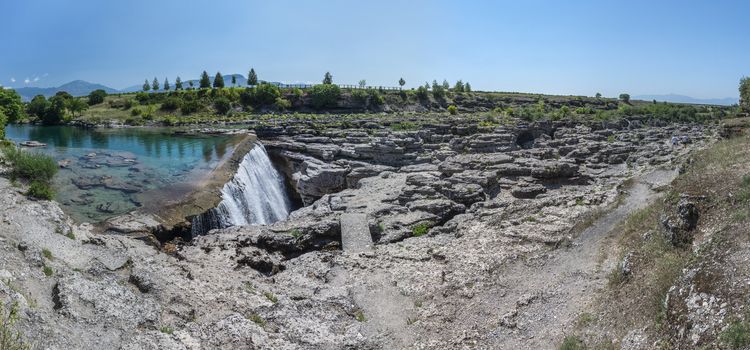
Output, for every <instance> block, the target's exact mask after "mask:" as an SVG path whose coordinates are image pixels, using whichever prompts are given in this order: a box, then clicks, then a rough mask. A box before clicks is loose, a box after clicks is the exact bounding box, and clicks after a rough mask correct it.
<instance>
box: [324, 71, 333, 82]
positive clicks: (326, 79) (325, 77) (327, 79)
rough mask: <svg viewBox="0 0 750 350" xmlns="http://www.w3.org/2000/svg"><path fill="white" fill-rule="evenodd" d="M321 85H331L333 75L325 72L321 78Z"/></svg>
mask: <svg viewBox="0 0 750 350" xmlns="http://www.w3.org/2000/svg"><path fill="white" fill-rule="evenodd" d="M323 84H325V85H331V84H333V75H331V72H326V74H325V75H324V76H323Z"/></svg>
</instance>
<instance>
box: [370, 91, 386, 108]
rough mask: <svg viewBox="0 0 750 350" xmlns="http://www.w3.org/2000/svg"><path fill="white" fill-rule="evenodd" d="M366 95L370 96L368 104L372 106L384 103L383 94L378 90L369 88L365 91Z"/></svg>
mask: <svg viewBox="0 0 750 350" xmlns="http://www.w3.org/2000/svg"><path fill="white" fill-rule="evenodd" d="M367 95H368V96H369V97H370V104H371V105H373V106H380V105H382V104H383V103H385V100H384V99H383V95H381V94H380V92H378V90H374V89H370V90H368V91H367Z"/></svg>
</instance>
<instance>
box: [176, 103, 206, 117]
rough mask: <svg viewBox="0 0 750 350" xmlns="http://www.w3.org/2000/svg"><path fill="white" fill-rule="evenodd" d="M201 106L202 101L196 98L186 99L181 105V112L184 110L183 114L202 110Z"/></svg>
mask: <svg viewBox="0 0 750 350" xmlns="http://www.w3.org/2000/svg"><path fill="white" fill-rule="evenodd" d="M201 107H202V106H201V104H200V102H198V101H196V100H190V101H184V102H183V103H182V106H180V112H182V115H188V114H193V113H195V112H198V111H199V110H201Z"/></svg>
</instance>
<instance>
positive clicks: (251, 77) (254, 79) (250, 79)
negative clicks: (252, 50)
mask: <svg viewBox="0 0 750 350" xmlns="http://www.w3.org/2000/svg"><path fill="white" fill-rule="evenodd" d="M247 85H251V86H255V85H258V75H257V74H255V69H253V68H250V74H248V75H247Z"/></svg>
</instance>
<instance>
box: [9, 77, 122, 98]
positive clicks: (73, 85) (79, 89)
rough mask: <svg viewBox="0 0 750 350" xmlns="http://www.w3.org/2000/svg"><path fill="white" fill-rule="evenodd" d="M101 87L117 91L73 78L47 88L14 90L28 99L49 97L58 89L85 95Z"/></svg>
mask: <svg viewBox="0 0 750 350" xmlns="http://www.w3.org/2000/svg"><path fill="white" fill-rule="evenodd" d="M98 89H102V90H104V91H106V92H107V93H108V94H109V93H117V92H119V91H118V90H117V89H113V88H111V87H108V86H104V85H101V84H94V83H89V82H87V81H83V80H74V81H71V82H69V83H67V84H64V85H60V86H58V87H48V88H40V87H22V88H18V89H15V90H16V92H18V94H19V95H21V98H22V99H24V100H26V101H28V100H31V99H32V98H34V96H36V95H44V96H45V97H51V96H54V95H55V94H56V93H58V92H59V91H65V92H67V93H69V94H71V95H73V96H86V95H88V94H89V93H91V92H92V91H94V90H98Z"/></svg>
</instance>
